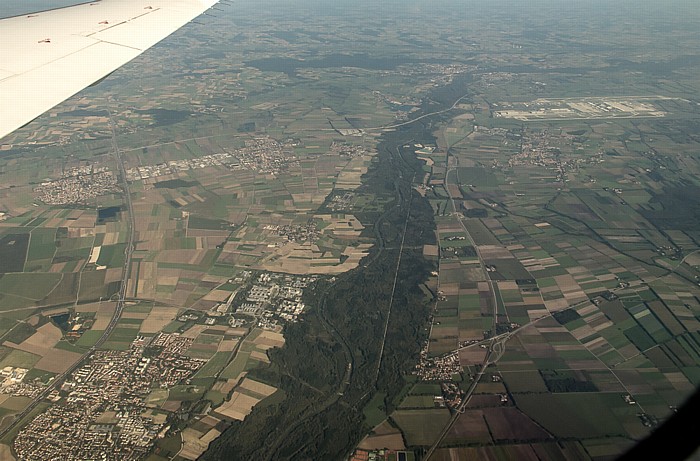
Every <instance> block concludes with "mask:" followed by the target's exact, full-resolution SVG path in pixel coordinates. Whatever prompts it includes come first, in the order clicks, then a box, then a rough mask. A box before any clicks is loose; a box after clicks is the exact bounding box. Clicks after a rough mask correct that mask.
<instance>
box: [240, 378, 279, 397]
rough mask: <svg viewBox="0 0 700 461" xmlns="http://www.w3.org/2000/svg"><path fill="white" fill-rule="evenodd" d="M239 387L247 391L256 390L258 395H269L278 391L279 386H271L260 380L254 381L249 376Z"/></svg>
mask: <svg viewBox="0 0 700 461" xmlns="http://www.w3.org/2000/svg"><path fill="white" fill-rule="evenodd" d="M239 387H240V388H241V389H245V390H247V391H252V392H255V393H256V394H258V395H264V396H265V397H268V396H270V395H272V394H274V393H275V391H277V388H276V387H274V386H270V385H268V384H265V383H261V382H259V381H253V380H252V379H249V378H246V379H244V380H243V382H242V383H241V385H240V386H239Z"/></svg>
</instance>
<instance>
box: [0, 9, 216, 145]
mask: <svg viewBox="0 0 700 461" xmlns="http://www.w3.org/2000/svg"><path fill="white" fill-rule="evenodd" d="M217 2H218V0H98V1H95V2H92V3H84V4H80V5H76V6H72V7H68V8H61V9H56V10H50V11H44V12H40V13H35V14H29V15H24V16H16V17H12V18H6V19H2V20H0V138H2V137H3V136H6V135H7V134H9V133H11V132H13V131H14V130H16V129H17V128H20V127H21V126H23V125H26V124H27V123H29V122H30V121H32V120H34V119H35V118H37V117H38V116H40V115H41V114H43V113H44V112H46V111H47V110H49V109H51V108H52V107H54V106H55V105H57V104H59V103H60V102H62V101H64V100H66V99H68V98H70V97H71V96H73V95H74V94H76V93H77V92H79V91H80V90H82V89H83V88H85V87H87V86H90V85H91V84H93V83H95V82H96V81H98V80H100V79H101V78H103V77H105V76H106V75H109V74H110V73H111V72H113V71H114V70H115V69H117V68H119V67H121V66H123V65H124V64H126V63H127V62H129V61H131V60H132V59H134V58H135V57H136V56H138V55H139V54H141V53H143V52H144V51H146V50H147V49H148V48H150V47H152V46H153V45H155V44H156V43H158V42H159V41H160V40H162V39H164V38H165V37H167V36H168V35H170V34H171V33H173V32H175V31H176V30H177V29H179V28H180V27H182V26H184V25H185V24H187V23H188V22H190V21H191V20H192V19H194V18H196V17H197V16H199V15H200V14H201V13H203V12H204V11H206V10H207V9H208V8H210V7H211V6H212V5H214V4H215V3H217Z"/></svg>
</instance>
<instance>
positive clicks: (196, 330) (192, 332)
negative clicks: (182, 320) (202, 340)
mask: <svg viewBox="0 0 700 461" xmlns="http://www.w3.org/2000/svg"><path fill="white" fill-rule="evenodd" d="M208 329H209V327H208V326H207V325H194V326H193V327H192V328H190V329H189V330H187V331H186V332H184V333H183V334H182V336H183V337H184V338H192V339H196V338H197V336H199V335H200V334H201V333H202V332H203V331H204V330H208Z"/></svg>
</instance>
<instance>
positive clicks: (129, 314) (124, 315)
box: [122, 312, 149, 319]
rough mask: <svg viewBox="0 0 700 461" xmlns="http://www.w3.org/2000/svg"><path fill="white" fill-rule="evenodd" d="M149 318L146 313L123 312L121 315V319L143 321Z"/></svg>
mask: <svg viewBox="0 0 700 461" xmlns="http://www.w3.org/2000/svg"><path fill="white" fill-rule="evenodd" d="M148 316H149V313H148V312H124V313H122V318H123V319H145V318H146V317H148Z"/></svg>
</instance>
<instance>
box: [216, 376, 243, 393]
mask: <svg viewBox="0 0 700 461" xmlns="http://www.w3.org/2000/svg"><path fill="white" fill-rule="evenodd" d="M236 384H238V380H237V379H227V380H226V381H217V382H216V384H214V386H212V390H213V391H219V392H221V393H222V394H226V395H228V394H229V392H231V391H232V390H233V388H234V387H236Z"/></svg>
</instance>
